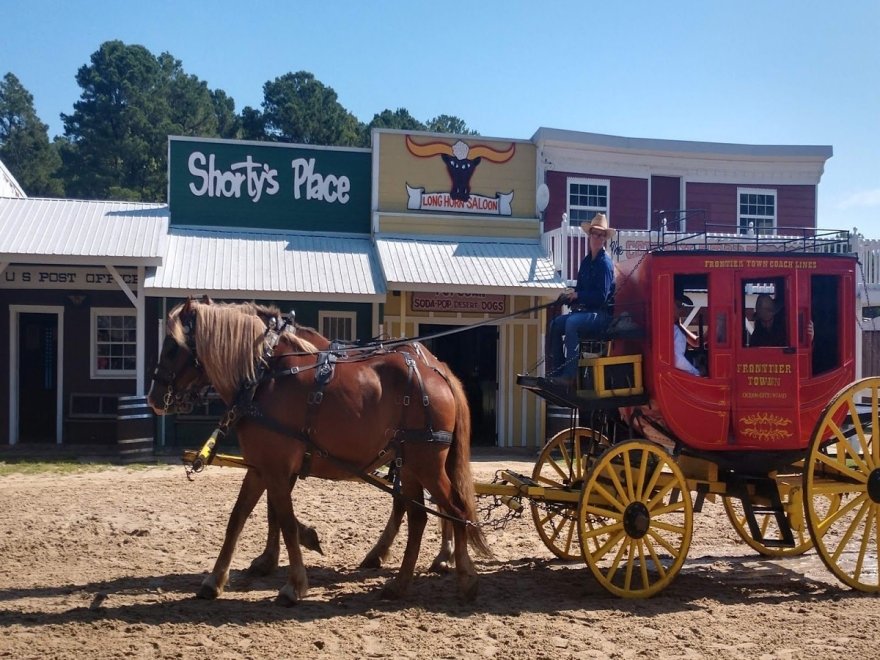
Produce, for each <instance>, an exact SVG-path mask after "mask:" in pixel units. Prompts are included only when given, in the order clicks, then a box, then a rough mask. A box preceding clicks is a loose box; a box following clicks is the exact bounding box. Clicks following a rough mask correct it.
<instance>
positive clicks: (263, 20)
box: [0, 0, 880, 238]
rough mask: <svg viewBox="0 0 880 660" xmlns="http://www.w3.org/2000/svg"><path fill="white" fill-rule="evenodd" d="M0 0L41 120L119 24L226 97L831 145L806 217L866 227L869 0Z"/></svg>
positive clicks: (877, 157)
mask: <svg viewBox="0 0 880 660" xmlns="http://www.w3.org/2000/svg"><path fill="white" fill-rule="evenodd" d="M0 4H2V10H0V14H2V17H3V25H2V28H0V34H2V36H0V76H2V75H3V74H5V73H6V72H7V71H11V72H12V73H14V74H15V75H16V76H18V78H19V79H20V80H21V82H22V84H24V86H25V87H26V88H27V89H28V90H29V91H30V92H31V93H32V94H33V96H34V102H35V106H36V110H37V113H38V114H39V116H40V118H41V119H42V120H43V121H44V122H46V123H47V124H49V133H50V137H52V136H54V135H56V134H60V133H61V132H62V124H61V120H60V118H59V115H60V113H70V112H71V111H72V109H73V103H74V102H75V101H76V100H78V99H79V97H80V93H81V89H80V88H79V87H78V85H77V84H76V81H75V79H74V77H75V75H76V71H77V69H79V68H80V67H81V66H83V65H85V64H88V62H89V57H90V56H91V54H92V53H93V52H95V51H96V50H97V49H98V47H99V46H100V44H101V43H103V42H104V41H108V40H111V39H120V40H122V41H124V42H125V43H128V44H141V45H143V46H146V47H147V48H148V49H150V51H152V52H153V53H154V54H155V55H158V54H160V53H161V52H163V51H167V52H169V53H171V54H172V55H173V56H174V57H176V58H177V59H179V60H181V61H182V62H183V67H184V69H185V71H186V72H187V73H190V74H194V75H196V76H198V77H199V78H201V79H203V80H205V81H207V83H208V85H209V86H210V87H211V88H220V89H223V90H225V91H226V92H227V94H229V95H230V96H232V97H233V98H234V99H235V103H236V110H240V109H241V108H243V107H244V106H246V105H251V106H254V107H260V104H261V102H262V98H263V94H262V88H263V84H264V83H265V82H266V81H268V80H273V79H274V78H276V77H278V76H281V75H283V74H285V73H287V72H289V71H299V70H306V71H310V72H312V73H313V74H315V76H316V77H317V78H318V79H319V80H320V81H321V82H322V83H324V84H325V85H328V86H330V87H333V89H334V90H335V91H336V93H337V94H338V96H339V100H340V102H341V103H342V104H343V105H344V106H345V107H346V108H347V109H348V110H350V111H351V112H353V113H354V114H355V116H357V117H358V119H360V120H361V121H364V122H369V121H370V119H372V117H373V115H374V114H375V113H377V112H380V111H382V110H384V109H385V108H391V109H395V108H398V107H405V108H407V109H408V110H409V111H410V113H411V114H412V115H413V116H414V117H416V118H418V119H421V120H423V121H425V120H428V119H430V118H431V117H434V116H436V115H439V114H443V113H446V114H453V115H457V116H459V117H461V118H462V119H464V120H465V121H466V122H467V124H468V125H469V126H470V127H471V128H474V129H476V130H478V131H479V132H480V133H481V134H483V135H486V136H492V137H507V138H525V139H527V138H530V137H531V136H532V134H533V133H534V132H535V130H536V129H537V128H538V127H540V126H547V127H553V128H564V129H571V130H578V131H588V132H593V133H607V134H611V135H622V136H627V137H647V138H664V139H675V140H697V141H709V142H736V143H747V144H812V145H831V146H833V147H834V156H833V157H832V158H831V159H830V160H829V161H828V163H827V165H826V168H825V174H824V176H823V178H822V181H821V183H820V186H819V225H820V226H821V227H825V228H835V229H852V228H853V227H858V229H859V231H860V232H862V233H863V234H865V235H866V236H869V237H873V238H880V125H878V124H880V1H878V0H842V1H839V2H818V1H817V0H778V1H777V0H763V1H757V0H738V1H725V2H722V1H717V2H706V1H705V0H701V1H690V0H687V1H681V2H667V3H662V2H645V1H642V0H630V1H628V2H603V3H596V2H591V1H590V0H572V1H568V0H565V1H559V2H520V1H517V0H507V1H504V2H496V1H494V0H485V1H483V2H459V1H457V0H447V2H443V3H417V2H414V1H412V0H411V1H410V2H398V1H391V0H389V1H385V2H383V1H381V0H375V1H372V2H371V1H368V0H360V1H349V0H337V1H334V2H327V3H318V2H309V3H305V2H296V1H289V2H276V1H273V0H263V1H262V2H259V3H256V2H253V3H247V2H229V1H227V0H214V1H212V2H203V1H202V0H187V1H186V2H180V1H179V0H175V1H171V0H154V2H150V3H144V2H123V1H122V0H118V1H115V2H111V1H109V0H105V1H98V0H79V1H78V2H70V1H69V0H2V3H0Z"/></svg>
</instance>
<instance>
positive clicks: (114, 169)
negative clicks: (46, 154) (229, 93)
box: [61, 41, 237, 201]
mask: <svg viewBox="0 0 880 660" xmlns="http://www.w3.org/2000/svg"><path fill="white" fill-rule="evenodd" d="M76 81H77V83H78V84H79V86H80V87H81V88H82V94H81V96H80V100H79V101H77V102H76V103H74V106H73V108H74V110H73V113H72V114H70V115H62V116H61V118H62V120H63V121H64V136H65V143H64V145H63V147H62V158H63V161H64V165H63V172H64V178H65V181H66V182H67V192H68V194H69V195H73V196H76V197H82V198H86V199H128V200H145V201H159V200H163V199H164V198H165V191H166V163H167V141H168V136H169V135H194V136H202V137H218V136H219V135H220V130H221V123H222V124H223V130H232V131H233V132H237V131H236V128H235V122H234V121H233V122H231V123H230V121H229V114H230V112H231V113H234V104H233V103H232V99H229V98H228V97H226V95H225V93H222V92H212V91H211V90H209V89H208V86H207V84H206V83H205V82H204V81H201V80H199V79H198V78H197V77H196V76H193V75H188V74H187V73H186V72H184V70H183V67H182V64H181V62H180V61H179V60H176V59H174V58H173V57H172V56H171V55H169V54H168V53H163V54H161V55H160V56H159V57H156V56H154V55H153V54H152V53H150V51H149V50H147V49H146V48H144V47H143V46H138V45H126V44H124V43H122V42H121V41H108V42H106V43H104V44H102V45H101V47H100V48H99V49H98V50H97V51H96V52H95V53H93V54H92V56H91V63H90V64H88V65H85V66H83V67H81V68H80V69H79V71H78V72H77V74H76Z"/></svg>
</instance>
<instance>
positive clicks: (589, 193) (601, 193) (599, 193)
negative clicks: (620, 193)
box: [568, 179, 611, 227]
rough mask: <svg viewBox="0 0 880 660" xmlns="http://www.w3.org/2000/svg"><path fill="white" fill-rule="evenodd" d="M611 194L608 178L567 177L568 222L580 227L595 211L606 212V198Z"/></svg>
mask: <svg viewBox="0 0 880 660" xmlns="http://www.w3.org/2000/svg"><path fill="white" fill-rule="evenodd" d="M610 196H611V181H609V180H608V179H569V180H568V222H569V224H571V225H572V226H574V227H580V224H581V223H582V222H584V221H587V222H589V221H590V220H592V219H593V216H594V215H596V214H597V213H604V214H605V215H607V216H608V221H609V222H610V221H611V214H610V213H608V200H609V199H610Z"/></svg>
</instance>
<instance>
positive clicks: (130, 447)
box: [116, 396, 156, 463]
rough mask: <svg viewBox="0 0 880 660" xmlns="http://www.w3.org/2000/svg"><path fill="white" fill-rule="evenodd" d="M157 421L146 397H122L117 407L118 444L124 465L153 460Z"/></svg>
mask: <svg viewBox="0 0 880 660" xmlns="http://www.w3.org/2000/svg"><path fill="white" fill-rule="evenodd" d="M155 430H156V419H155V415H154V414H153V409H152V408H150V405H149V404H148V403H147V397H145V396H121V397H119V402H118V404H117V406H116V443H117V446H118V449H119V457H120V458H121V459H122V462H123V463H136V462H139V461H149V460H152V458H153V443H154V436H155Z"/></svg>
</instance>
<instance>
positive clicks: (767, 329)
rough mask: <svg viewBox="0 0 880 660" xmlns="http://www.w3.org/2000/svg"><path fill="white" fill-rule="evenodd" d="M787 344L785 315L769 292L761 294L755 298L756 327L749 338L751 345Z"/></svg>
mask: <svg viewBox="0 0 880 660" xmlns="http://www.w3.org/2000/svg"><path fill="white" fill-rule="evenodd" d="M787 345H788V344H787V343H786V340H785V317H784V315H783V314H782V313H781V310H778V309H777V307H776V302H775V301H774V300H773V298H771V297H770V295H769V294H766V293H762V294H760V295H759V296H758V297H757V298H756V299H755V329H754V330H753V331H752V335H751V337H750V338H749V346H787Z"/></svg>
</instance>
